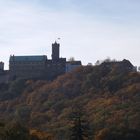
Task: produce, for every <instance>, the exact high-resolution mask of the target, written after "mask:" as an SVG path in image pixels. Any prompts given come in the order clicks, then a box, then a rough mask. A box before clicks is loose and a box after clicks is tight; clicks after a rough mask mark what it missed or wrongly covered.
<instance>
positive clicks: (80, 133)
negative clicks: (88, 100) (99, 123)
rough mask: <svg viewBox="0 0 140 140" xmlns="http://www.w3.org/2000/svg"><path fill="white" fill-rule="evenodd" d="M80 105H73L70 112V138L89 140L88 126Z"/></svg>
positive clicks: (72, 139)
mask: <svg viewBox="0 0 140 140" xmlns="http://www.w3.org/2000/svg"><path fill="white" fill-rule="evenodd" d="M82 110H83V109H82V108H81V107H75V108H74V110H73V112H72V114H71V128H70V132H71V134H70V140H90V138H91V133H90V126H89V123H88V121H87V120H86V119H85V117H84V114H85V113H84V112H83V111H82Z"/></svg>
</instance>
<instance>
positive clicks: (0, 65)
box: [0, 62, 4, 71]
mask: <svg viewBox="0 0 140 140" xmlns="http://www.w3.org/2000/svg"><path fill="white" fill-rule="evenodd" d="M0 71H4V63H3V62H0Z"/></svg>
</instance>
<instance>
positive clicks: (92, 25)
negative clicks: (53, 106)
mask: <svg viewBox="0 0 140 140" xmlns="http://www.w3.org/2000/svg"><path fill="white" fill-rule="evenodd" d="M139 7H140V0H0V61H3V62H4V63H5V69H8V64H9V62H8V61H9V56H10V55H13V54H14V55H47V56H48V58H49V59H50V58H51V44H52V43H53V42H54V41H55V40H57V38H60V40H59V41H58V42H59V43H60V44H61V48H60V49H61V50H60V52H61V54H60V55H61V57H66V58H67V59H69V58H70V57H74V58H75V60H81V61H82V63H83V64H84V65H86V64H88V63H93V64H94V63H95V62H96V61H97V60H104V59H106V58H107V57H110V58H112V59H117V60H123V59H128V60H130V61H131V62H132V63H133V64H134V65H136V66H140V55H139V54H140V53H139V52H140V8H139Z"/></svg>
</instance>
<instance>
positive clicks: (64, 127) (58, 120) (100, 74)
mask: <svg viewBox="0 0 140 140" xmlns="http://www.w3.org/2000/svg"><path fill="white" fill-rule="evenodd" d="M0 89H1V91H0V100H1V101H0V117H1V119H6V120H11V119H16V120H19V121H21V122H23V123H25V124H27V125H28V126H29V127H30V128H32V129H39V130H42V131H47V132H50V133H53V135H55V137H56V139H58V137H59V136H62V134H63V136H62V139H68V137H69V127H70V125H69V116H70V114H71V113H72V111H73V108H74V107H75V106H81V107H82V108H83V109H84V110H85V116H86V118H87V120H88V121H89V122H90V125H91V126H92V128H93V130H92V131H93V133H94V134H95V135H96V139H98V137H100V135H104V133H105V134H106V133H107V132H108V131H110V129H114V131H115V133H118V134H120V132H119V130H124V129H126V128H127V129H130V130H131V129H132V130H136V131H139V130H140V120H139V118H140V73H138V72H135V71H133V66H132V65H131V63H130V62H129V61H127V60H124V61H122V62H104V63H102V64H101V65H98V66H85V67H81V68H79V69H77V70H75V71H73V72H71V73H67V74H65V75H63V76H60V77H58V78H57V79H56V80H54V81H52V82H48V81H32V80H28V81H25V80H16V81H13V82H11V83H10V84H3V85H1V86H0ZM109 133H110V132H109Z"/></svg>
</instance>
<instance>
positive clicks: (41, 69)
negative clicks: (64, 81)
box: [0, 42, 81, 83]
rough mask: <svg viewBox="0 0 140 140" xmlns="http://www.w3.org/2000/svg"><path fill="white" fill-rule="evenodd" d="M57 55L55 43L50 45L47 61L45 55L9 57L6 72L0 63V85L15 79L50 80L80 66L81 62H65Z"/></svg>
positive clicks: (58, 53) (57, 47)
mask: <svg viewBox="0 0 140 140" xmlns="http://www.w3.org/2000/svg"><path fill="white" fill-rule="evenodd" d="M59 55H60V44H59V43H57V42H55V43H53V44H52V59H48V58H47V55H31V56H15V55H11V56H10V59H9V70H8V71H5V70H4V63H3V62H0V83H2V82H7V81H9V80H13V79H17V78H22V79H47V80H52V79H55V78H56V77H57V76H59V75H62V74H64V73H66V72H70V71H72V70H73V69H75V68H77V67H79V66H81V61H66V58H60V56H59Z"/></svg>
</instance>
